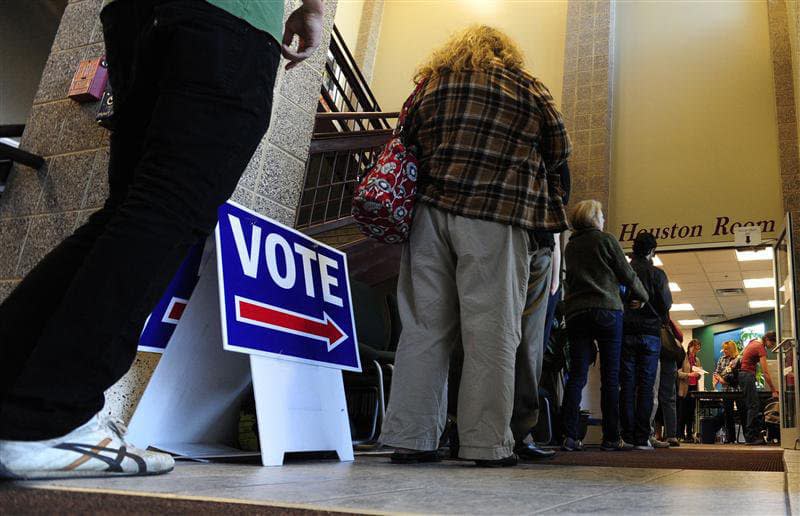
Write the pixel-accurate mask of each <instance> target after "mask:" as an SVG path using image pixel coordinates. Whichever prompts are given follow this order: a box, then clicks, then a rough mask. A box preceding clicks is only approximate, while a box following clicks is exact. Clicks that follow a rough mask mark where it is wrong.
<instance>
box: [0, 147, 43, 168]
mask: <svg viewBox="0 0 800 516" xmlns="http://www.w3.org/2000/svg"><path fill="white" fill-rule="evenodd" d="M2 158H8V159H10V160H11V161H16V162H17V163H22V164H23V165H27V166H29V167H31V168H35V169H37V170H38V169H40V168H42V165H44V158H42V157H41V156H37V155H36V154H31V153H30V152H27V151H24V150H22V149H17V148H14V147H12V146H11V145H6V144H5V143H2V142H0V159H2Z"/></svg>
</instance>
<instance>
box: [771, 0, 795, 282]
mask: <svg viewBox="0 0 800 516" xmlns="http://www.w3.org/2000/svg"><path fill="white" fill-rule="evenodd" d="M767 5H768V7H769V8H768V14H769V41H770V50H771V52H772V74H773V79H774V81H775V108H776V112H777V115H778V144H779V149H780V151H779V152H780V168H781V191H782V193H783V209H784V211H785V212H789V213H791V214H792V218H793V221H794V234H793V235H792V238H793V242H794V261H795V264H800V158H799V157H798V132H797V131H798V121H797V114H798V113H797V109H798V106H797V105H796V97H795V88H798V87H800V82H798V81H800V75H798V74H800V69H795V67H793V61H794V62H795V63H797V62H798V61H800V59H798V56H800V41H798V38H797V36H798V32H797V28H798V23H800V20H798V15H800V13H798V11H797V9H796V5H794V4H793V5H791V7H792V9H787V4H786V2H785V0H767ZM790 13H792V16H791V19H790V16H789V14H790ZM790 23H791V24H794V26H793V27H791V28H793V29H794V30H790V26H789V24H790ZM795 274H796V272H795Z"/></svg>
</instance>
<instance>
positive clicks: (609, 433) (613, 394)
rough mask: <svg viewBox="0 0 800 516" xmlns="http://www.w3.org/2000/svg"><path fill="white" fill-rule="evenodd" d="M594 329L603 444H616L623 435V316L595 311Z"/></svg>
mask: <svg viewBox="0 0 800 516" xmlns="http://www.w3.org/2000/svg"><path fill="white" fill-rule="evenodd" d="M594 327H595V335H596V338H597V344H598V347H599V348H600V377H601V381H600V385H601V386H600V391H601V398H600V400H601V401H600V404H601V410H602V411H603V441H605V442H608V443H616V442H618V441H619V440H620V432H619V368H620V348H621V347H622V312H621V311H615V310H595V312H594Z"/></svg>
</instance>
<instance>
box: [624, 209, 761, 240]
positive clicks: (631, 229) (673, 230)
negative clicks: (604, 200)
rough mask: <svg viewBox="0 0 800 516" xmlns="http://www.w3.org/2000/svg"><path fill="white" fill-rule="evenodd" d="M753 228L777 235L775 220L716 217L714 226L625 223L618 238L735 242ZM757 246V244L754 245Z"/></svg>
mask: <svg viewBox="0 0 800 516" xmlns="http://www.w3.org/2000/svg"><path fill="white" fill-rule="evenodd" d="M748 227H752V228H754V230H755V229H758V231H759V232H760V233H775V228H776V226H775V221H774V220H756V221H753V220H733V219H731V218H730V217H725V216H719V217H716V218H715V220H714V222H713V223H712V224H691V225H689V224H681V223H674V224H672V225H664V226H656V227H650V226H649V225H644V224H639V223H638V222H633V223H630V222H629V223H624V224H621V225H620V228H619V233H618V236H617V238H619V241H620V242H623V243H625V242H633V241H634V239H635V238H636V235H638V234H639V233H650V234H652V235H653V236H654V237H656V239H657V240H659V241H669V240H688V239H698V240H700V239H704V237H705V238H707V237H709V236H711V237H715V238H717V239H719V238H720V237H722V238H725V237H727V239H729V240H731V241H733V240H735V235H736V233H737V230H739V229H741V228H748ZM753 245H756V244H753Z"/></svg>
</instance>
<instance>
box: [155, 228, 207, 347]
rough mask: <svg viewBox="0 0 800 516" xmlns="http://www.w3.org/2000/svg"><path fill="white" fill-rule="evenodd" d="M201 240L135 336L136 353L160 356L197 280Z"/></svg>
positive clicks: (200, 256)
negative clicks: (138, 334) (137, 337)
mask: <svg viewBox="0 0 800 516" xmlns="http://www.w3.org/2000/svg"><path fill="white" fill-rule="evenodd" d="M204 244H205V239H203V240H202V241H200V242H198V243H197V244H195V245H193V246H192V247H191V248H190V249H189V253H188V254H187V256H186V258H185V259H184V260H183V263H182V264H181V266H180V268H178V271H177V272H176V273H175V276H173V278H172V280H171V281H170V283H169V285H168V286H167V289H166V291H165V292H164V294H163V295H162V296H161V299H160V300H159V301H158V304H156V307H155V308H154V309H153V311H152V312H151V313H150V315H149V316H148V317H147V321H146V322H145V323H144V329H143V330H142V334H141V336H140V337H139V351H150V352H153V353H163V352H164V350H165V349H166V348H167V344H168V343H169V340H170V339H171V338H172V334H173V333H174V332H175V328H176V327H177V326H178V323H179V322H180V319H181V316H182V315H183V312H184V310H185V309H186V306H187V305H188V303H189V297H191V295H192V291H193V290H194V287H195V285H197V280H198V276H197V274H198V269H199V268H200V260H201V258H202V256H203V246H204Z"/></svg>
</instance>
